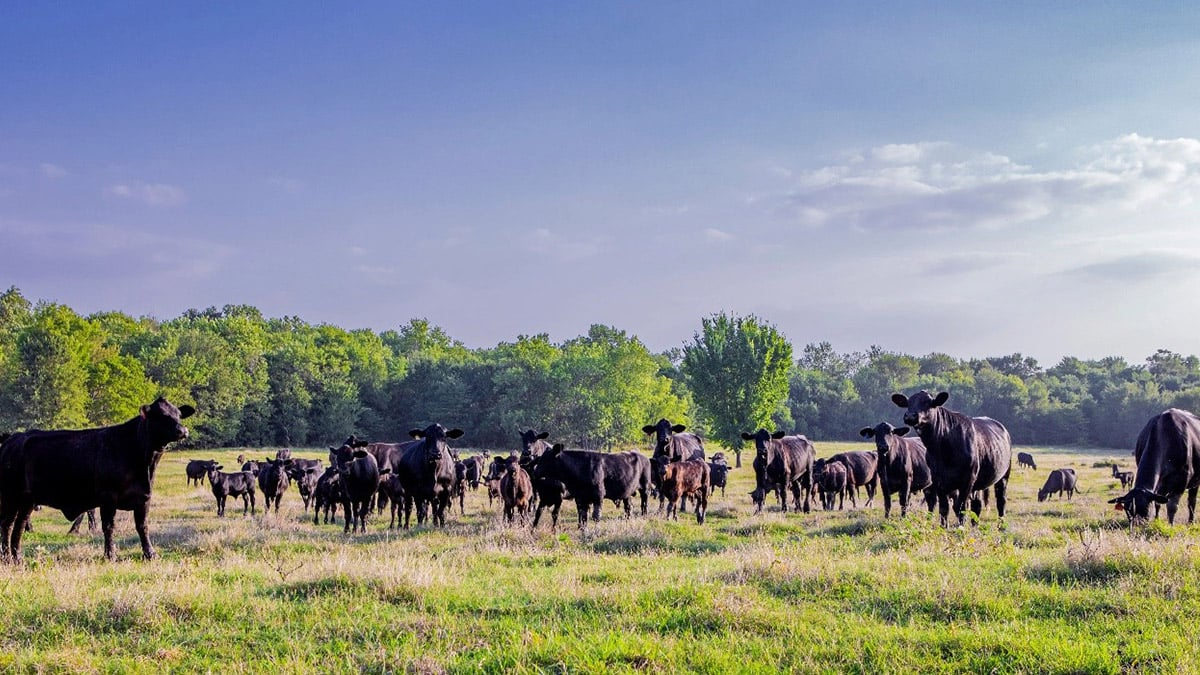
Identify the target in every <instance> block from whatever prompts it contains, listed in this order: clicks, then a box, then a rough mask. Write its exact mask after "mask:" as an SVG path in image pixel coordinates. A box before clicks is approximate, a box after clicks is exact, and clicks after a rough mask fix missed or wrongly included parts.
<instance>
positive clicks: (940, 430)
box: [920, 407, 965, 449]
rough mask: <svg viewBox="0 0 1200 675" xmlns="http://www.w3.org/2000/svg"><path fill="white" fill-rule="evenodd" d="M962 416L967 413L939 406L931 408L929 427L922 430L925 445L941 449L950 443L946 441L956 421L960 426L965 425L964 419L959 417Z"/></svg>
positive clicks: (921, 434)
mask: <svg viewBox="0 0 1200 675" xmlns="http://www.w3.org/2000/svg"><path fill="white" fill-rule="evenodd" d="M960 417H965V415H962V414H960V413H956V412H954V411H953V410H947V409H946V408H941V407H938V408H934V409H932V410H930V416H929V428H928V429H927V430H925V429H923V430H921V432H920V436H921V440H922V441H923V442H924V443H925V447H926V448H929V447H937V448H938V449H941V448H942V447H943V446H945V445H950V444H949V443H946V439H947V438H949V436H950V434H951V432H952V431H953V429H954V427H955V425H956V423H957V425H958V426H962V425H963V422H964V420H960V419H958V418H960Z"/></svg>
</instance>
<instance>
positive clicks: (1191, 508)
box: [1188, 486, 1200, 525]
mask: <svg viewBox="0 0 1200 675" xmlns="http://www.w3.org/2000/svg"><path fill="white" fill-rule="evenodd" d="M1197 491H1200V486H1198V487H1194V488H1188V525H1191V524H1192V520H1193V519H1194V518H1195V517H1196V492H1197Z"/></svg>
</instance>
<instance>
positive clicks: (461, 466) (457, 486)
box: [450, 460, 467, 516]
mask: <svg viewBox="0 0 1200 675" xmlns="http://www.w3.org/2000/svg"><path fill="white" fill-rule="evenodd" d="M455 500H458V515H460V516H465V515H467V507H466V500H467V465H466V463H464V462H463V461H462V460H458V461H456V462H455V463H454V487H453V488H451V490H450V502H451V504H450V506H451V510H454V509H453V506H454V501H455Z"/></svg>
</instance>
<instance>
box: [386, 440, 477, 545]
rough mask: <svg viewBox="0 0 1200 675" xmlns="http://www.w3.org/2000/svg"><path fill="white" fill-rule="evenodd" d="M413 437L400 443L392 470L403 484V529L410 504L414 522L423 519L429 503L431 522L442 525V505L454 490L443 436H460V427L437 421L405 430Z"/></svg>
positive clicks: (408, 519)
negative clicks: (452, 427) (398, 452)
mask: <svg viewBox="0 0 1200 675" xmlns="http://www.w3.org/2000/svg"><path fill="white" fill-rule="evenodd" d="M408 434H409V435H410V436H412V437H413V439H414V440H412V441H408V442H407V443H402V444H401V445H402V446H403V452H402V454H401V456H400V458H399V461H398V462H396V461H395V460H393V462H394V464H393V467H392V469H393V471H394V472H396V473H399V474H400V481H401V483H403V485H404V529H408V527H409V525H410V523H411V519H412V509H413V506H414V504H415V505H416V507H417V524H418V525H421V524H422V523H424V522H425V517H426V509H427V508H429V507H430V506H432V510H433V524H434V525H435V526H443V527H444V526H445V525H446V507H447V506H449V505H450V497H451V494H452V492H453V490H454V483H455V481H456V480H457V475H456V473H455V469H454V461H455V460H454V457H453V456H452V455H451V454H450V446H448V445H447V444H446V439H455V438H459V437H460V436H462V435H463V431H462V429H449V430H447V429H446V427H443V426H442V425H440V424H431V425H429V426H428V427H426V428H425V429H413V430H411V431H409V432H408Z"/></svg>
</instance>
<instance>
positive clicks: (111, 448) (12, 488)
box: [0, 398, 195, 561]
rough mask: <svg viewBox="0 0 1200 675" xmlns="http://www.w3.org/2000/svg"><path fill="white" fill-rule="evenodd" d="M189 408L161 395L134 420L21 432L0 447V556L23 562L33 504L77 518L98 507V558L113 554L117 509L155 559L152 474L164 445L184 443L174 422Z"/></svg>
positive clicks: (181, 430) (182, 433)
mask: <svg viewBox="0 0 1200 675" xmlns="http://www.w3.org/2000/svg"><path fill="white" fill-rule="evenodd" d="M194 412H195V409H194V408H192V407H191V406H189V405H184V406H180V407H178V408H176V407H175V406H174V405H172V404H171V403H170V402H169V401H167V399H165V398H159V399H158V400H156V401H154V402H153V403H151V404H149V405H145V406H142V408H141V410H140V411H139V413H138V415H137V416H135V417H134V418H133V419H131V420H129V421H128V422H125V423H124V424H118V425H115V426H110V427H101V428H98V429H86V430H82V431H26V432H23V433H19V434H16V435H14V436H13V437H11V438H9V439H8V440H7V441H5V442H4V444H3V445H2V446H0V537H3V542H2V544H0V555H3V556H5V557H11V559H12V560H14V561H20V560H21V535H22V534H24V532H25V523H26V522H27V521H28V520H29V515H30V514H31V513H32V512H33V507H34V506H36V505H38V504H42V505H45V506H49V507H51V508H55V509H58V510H60V511H62V512H63V515H65V516H66V517H67V519H68V520H75V519H76V518H78V517H79V516H80V515H81V514H83V513H85V512H87V511H88V510H89V509H93V508H97V507H98V508H99V509H100V521H101V524H102V527H103V529H104V555H105V557H106V558H108V559H109V560H112V559H114V558H115V557H116V551H115V549H114V548H113V540H112V535H113V526H114V521H115V519H116V515H117V510H118V509H120V510H122V511H130V510H131V511H133V522H134V526H135V528H136V529H137V533H138V538H139V539H140V540H141V544H142V555H143V556H144V557H145V558H147V559H149V558H153V557H155V555H156V554H155V552H154V547H153V546H151V544H150V537H149V535H148V533H147V531H146V513H147V511H148V510H149V502H150V494H151V490H152V488H153V486H154V472H155V469H156V468H158V462H159V460H160V459H161V458H162V455H163V451H164V449H165V448H166V446H167V444H169V443H173V442H175V441H179V440H182V439H185V438H187V436H188V430H187V427H185V426H183V424H181V423H180V420H182V419H185V418H187V417H190V416H191V415H192V413H194Z"/></svg>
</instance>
